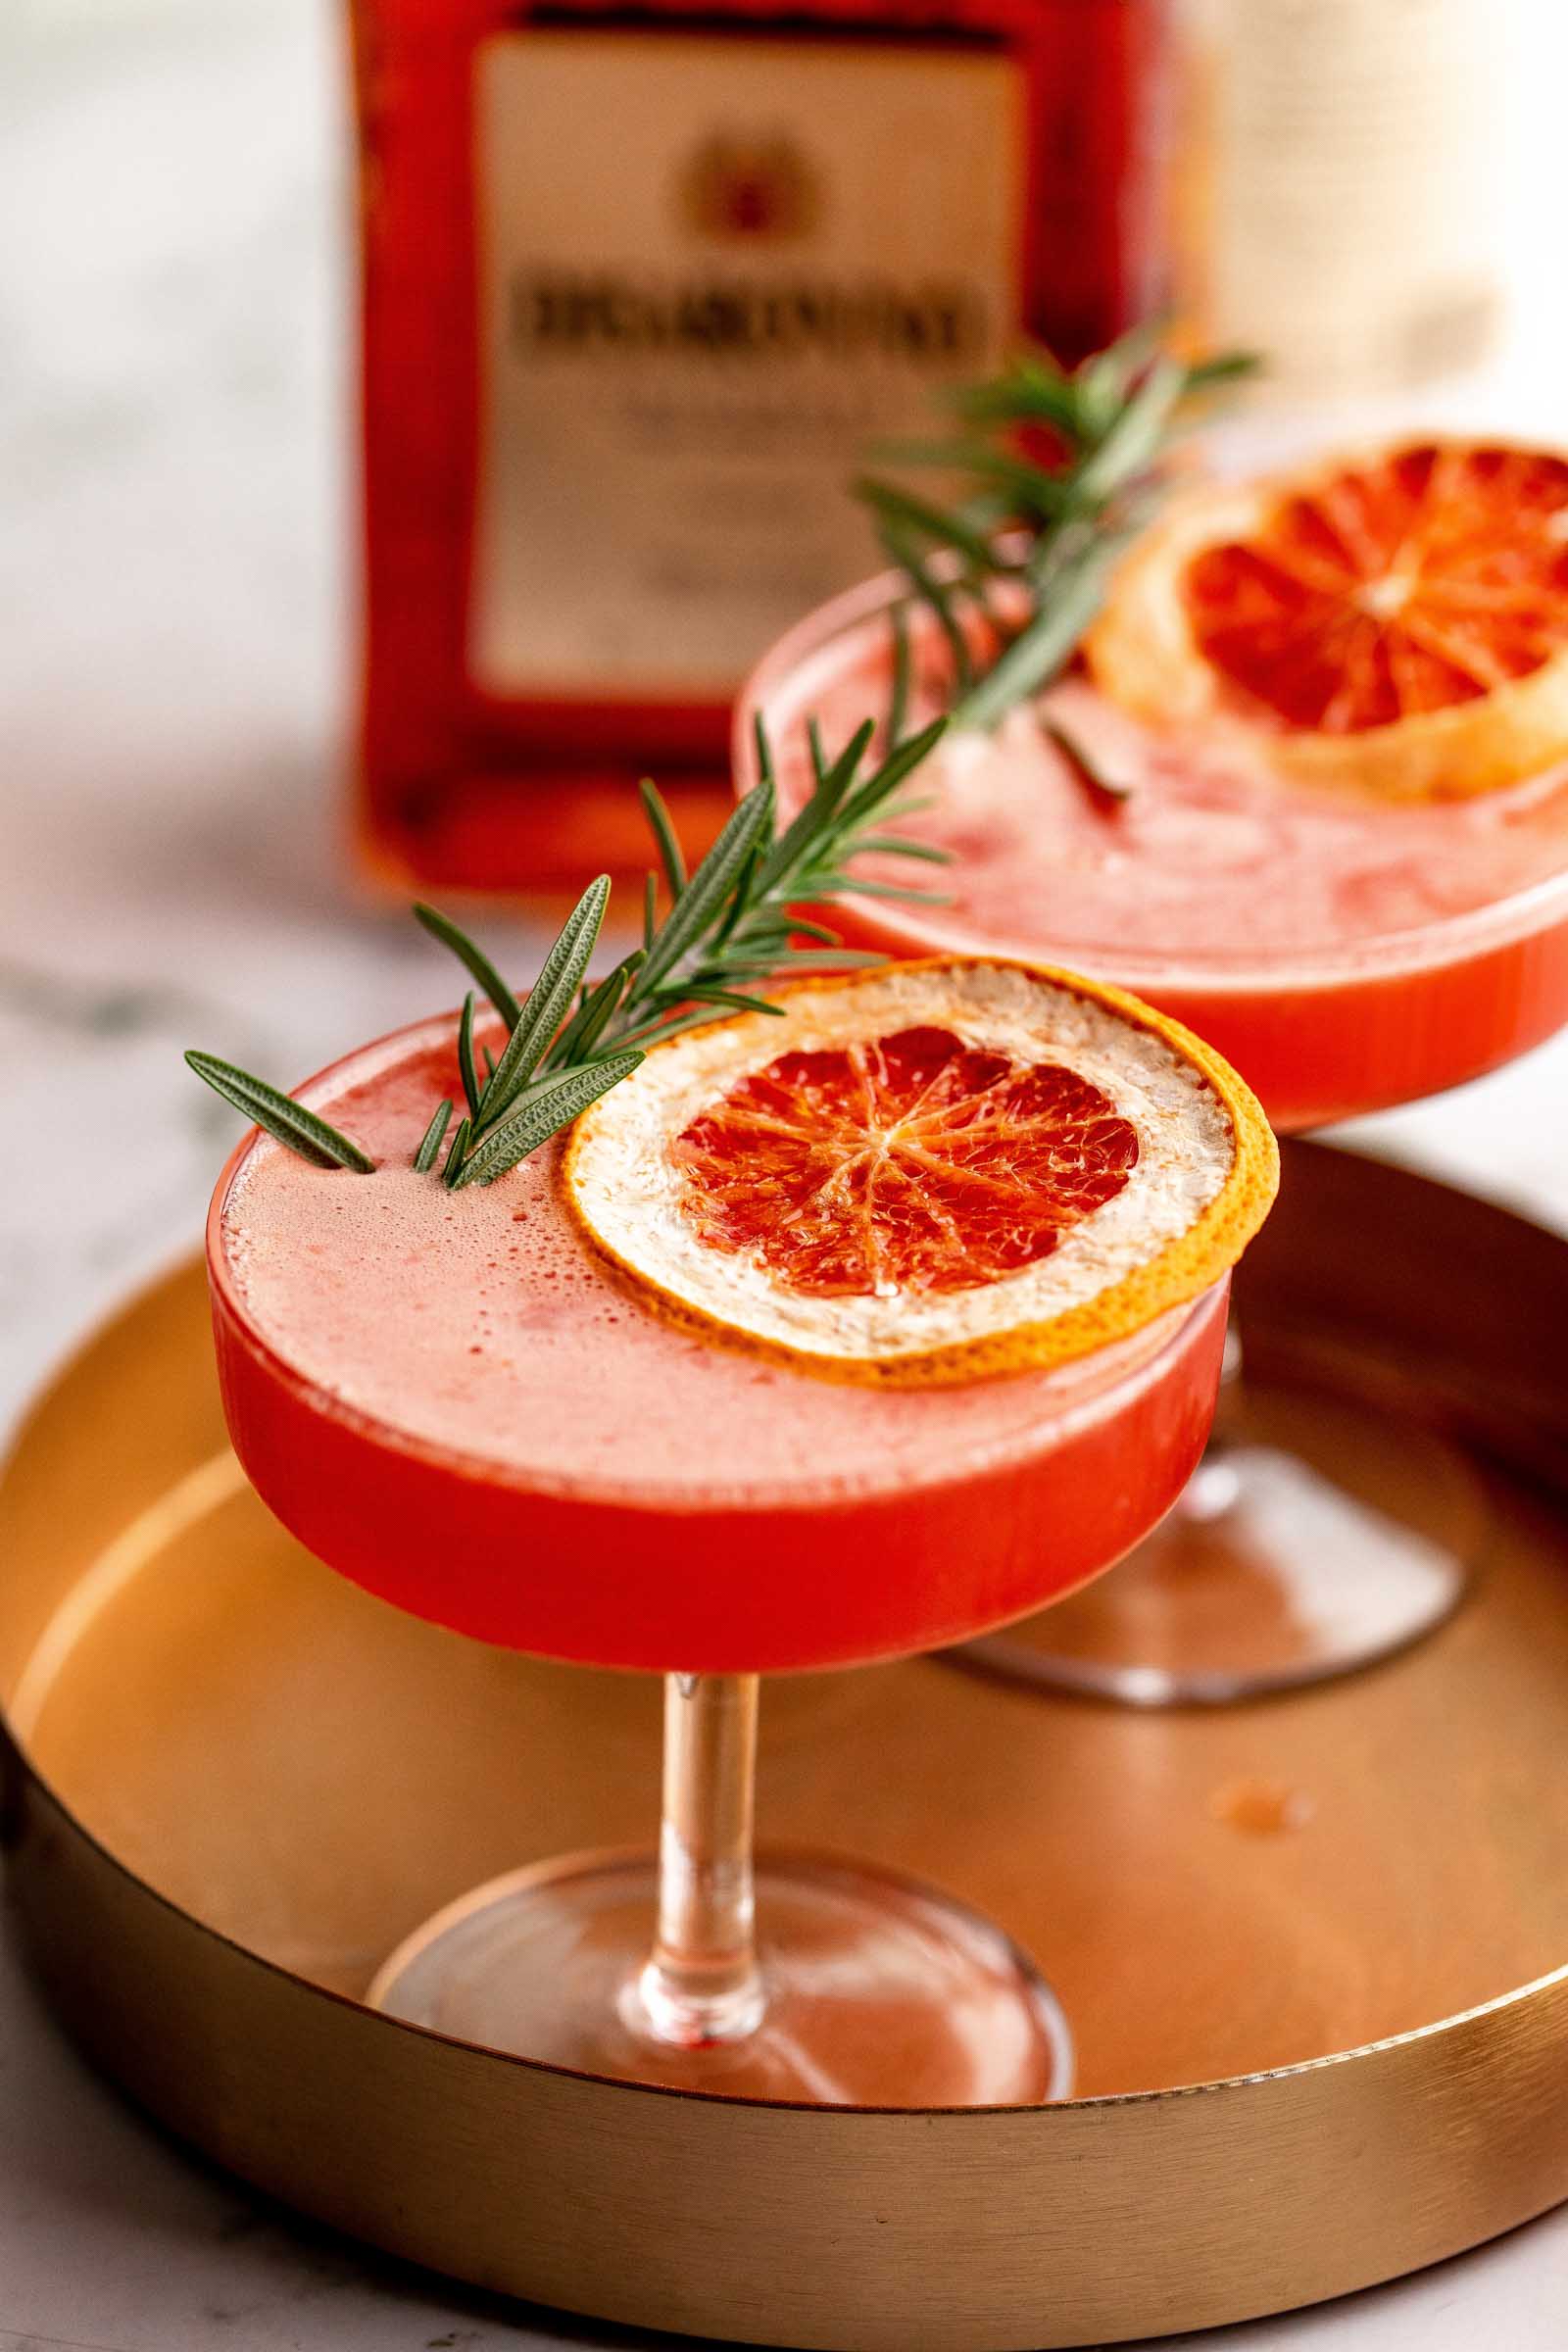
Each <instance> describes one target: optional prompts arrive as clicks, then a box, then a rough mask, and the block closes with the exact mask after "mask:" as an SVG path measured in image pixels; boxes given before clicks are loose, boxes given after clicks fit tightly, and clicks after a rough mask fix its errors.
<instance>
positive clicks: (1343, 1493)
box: [949, 1379, 1484, 1707]
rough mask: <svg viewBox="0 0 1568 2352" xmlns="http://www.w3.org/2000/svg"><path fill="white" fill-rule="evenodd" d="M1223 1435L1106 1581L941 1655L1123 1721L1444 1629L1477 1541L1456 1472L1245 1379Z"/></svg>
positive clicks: (1448, 1460)
mask: <svg viewBox="0 0 1568 2352" xmlns="http://www.w3.org/2000/svg"><path fill="white" fill-rule="evenodd" d="M1239 1418H1241V1419H1242V1426H1241V1427H1240V1428H1239V1429H1238V1431H1237V1434H1236V1435H1235V1436H1234V1437H1232V1436H1227V1437H1226V1438H1225V1439H1224V1440H1223V1442H1221V1443H1219V1444H1217V1445H1216V1446H1213V1447H1212V1448H1211V1450H1210V1451H1209V1453H1207V1454H1206V1455H1205V1456H1204V1458H1203V1461H1202V1463H1201V1465H1200V1467H1199V1469H1198V1471H1197V1472H1196V1474H1195V1476H1194V1478H1193V1481H1192V1483H1191V1485H1190V1486H1189V1488H1188V1490H1187V1492H1186V1494H1185V1495H1182V1497H1181V1498H1180V1500H1179V1501H1178V1502H1177V1504H1176V1506H1175V1508H1174V1509H1173V1510H1172V1511H1171V1513H1170V1514H1169V1516H1168V1517H1167V1518H1166V1519H1165V1520H1164V1522H1163V1523H1162V1524H1161V1525H1160V1526H1159V1527H1158V1528H1156V1529H1155V1530H1154V1533H1153V1534H1152V1536H1150V1537H1149V1538H1147V1539H1146V1541H1145V1542H1144V1543H1143V1544H1140V1545H1139V1546H1138V1548H1137V1550H1136V1551H1134V1552H1132V1553H1130V1554H1129V1556H1128V1558H1127V1559H1126V1560H1124V1561H1123V1562H1122V1563H1121V1565H1120V1566H1119V1567H1117V1568H1114V1569H1112V1570H1111V1572H1110V1574H1109V1575H1108V1576H1106V1577H1104V1578H1103V1579H1102V1580H1101V1581H1100V1582H1099V1583H1097V1584H1094V1585H1091V1586H1089V1587H1087V1588H1086V1589H1085V1590H1084V1591H1083V1592H1081V1593H1075V1594H1073V1595H1072V1596H1071V1597H1070V1598H1068V1599H1067V1600H1064V1601H1058V1602H1057V1603H1056V1604H1055V1606H1054V1607H1053V1608H1051V1609H1049V1610H1046V1611H1044V1612H1043V1613H1042V1614H1041V1615H1040V1616H1038V1617H1032V1618H1029V1619H1026V1620H1025V1621H1024V1622H1023V1623H1022V1624H1019V1625H1015V1626H1009V1627H1008V1628H1006V1629H1005V1631H1004V1632H1002V1633H999V1634H993V1635H989V1636H987V1637H986V1638H985V1639H984V1640H982V1641H978V1642H969V1643H968V1644H966V1645H965V1647H964V1648H962V1649H961V1650H956V1651H953V1652H951V1653H949V1654H950V1655H951V1656H952V1657H953V1658H954V1659H955V1660H956V1662H958V1663H961V1664H963V1665H965V1666H969V1667H974V1668H976V1669H978V1670H979V1671H981V1672H983V1673H986V1674H990V1675H994V1676H997V1677H999V1678H1002V1679H1004V1680H1006V1681H1009V1682H1015V1683H1021V1684H1029V1685H1034V1686H1036V1687H1039V1688H1041V1689H1046V1690H1054V1691H1072V1692H1077V1693H1079V1694H1082V1695H1086V1696H1092V1697H1098V1698H1105V1699H1111V1700H1115V1701H1118V1702H1120V1703H1121V1704H1123V1705H1127V1706H1140V1707H1166V1706H1195V1705H1196V1706H1205V1705H1206V1706H1218V1705H1225V1704H1227V1703H1230V1702H1233V1701H1237V1700H1244V1699H1249V1698H1257V1697H1262V1696H1266V1695H1267V1694H1269V1693H1270V1692H1273V1691H1290V1690H1295V1689H1299V1688H1300V1687H1302V1686H1303V1685H1307V1684H1312V1683H1320V1682H1327V1681H1330V1680H1332V1679H1334V1678H1335V1677H1337V1676H1340V1675H1346V1674H1352V1673H1354V1672H1355V1671H1356V1670H1357V1669H1358V1668H1361V1667H1365V1666H1371V1665H1374V1664H1376V1662H1377V1661H1378V1660H1379V1659H1381V1658H1387V1657H1390V1656H1392V1655H1393V1654H1394V1653H1395V1652H1396V1651H1397V1650H1400V1649H1404V1648H1406V1647H1407V1646H1408V1645H1409V1644H1410V1643H1411V1642H1417V1641H1419V1640H1420V1639H1421V1638H1422V1637H1423V1636H1424V1635H1426V1634H1429V1633H1431V1632H1432V1631H1433V1630H1434V1629H1435V1628H1436V1627H1438V1626H1440V1625H1441V1624H1442V1623H1443V1622H1444V1620H1445V1619H1446V1617H1448V1616H1449V1615H1451V1613H1452V1611H1453V1610H1454V1608H1455V1607H1456V1606H1457V1604H1458V1602H1459V1601H1460V1599H1461V1598H1462V1597H1463V1594H1464V1593H1465V1590H1466V1587H1467V1585H1468V1582H1469V1577H1470V1563H1471V1561H1472V1560H1473V1559H1474V1557H1475V1555H1476V1551H1477V1548H1478V1545H1479V1542H1480V1536H1481V1530H1482V1527H1483V1525H1484V1506H1483V1502H1482V1498H1481V1494H1480V1489H1479V1487H1478V1484H1477V1482H1476V1479H1475V1477H1474V1475H1473V1473H1472V1472H1471V1471H1470V1469H1469V1467H1468V1465H1467V1464H1466V1463H1465V1462H1464V1460H1463V1459H1462V1457H1461V1456H1460V1455H1458V1454H1457V1453H1456V1452H1455V1451H1454V1450H1453V1449H1452V1448H1451V1447H1450V1446H1446V1445H1445V1444H1444V1443H1443V1441H1442V1440H1441V1439H1439V1438H1437V1437H1435V1436H1433V1435H1432V1434H1431V1433H1430V1432H1428V1431H1426V1430H1424V1429H1422V1428H1420V1427H1419V1426H1417V1425H1416V1424H1414V1423H1410V1422H1402V1421H1400V1420H1398V1419H1397V1418H1392V1417H1389V1416H1386V1415H1384V1414H1381V1413H1379V1412H1378V1411H1377V1410H1376V1409H1375V1408H1374V1407H1372V1406H1370V1405H1369V1406H1366V1407H1359V1408H1358V1407H1352V1406H1350V1405H1348V1404H1345V1403H1341V1402H1338V1401H1335V1400H1331V1399H1329V1398H1327V1397H1317V1396H1313V1395H1309V1394H1307V1393H1306V1392H1299V1393H1292V1392H1286V1391H1272V1390H1267V1389H1265V1390H1262V1391H1259V1390H1258V1389H1256V1388H1255V1387H1254V1385H1253V1384H1252V1383H1251V1381H1250V1379H1249V1381H1248V1383H1247V1386H1246V1392H1245V1403H1244V1405H1243V1406H1242V1407H1241V1412H1240V1415H1239Z"/></svg>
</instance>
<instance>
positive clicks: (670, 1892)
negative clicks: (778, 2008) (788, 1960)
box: [638, 1674, 763, 2049]
mask: <svg viewBox="0 0 1568 2352" xmlns="http://www.w3.org/2000/svg"><path fill="white" fill-rule="evenodd" d="M757 1701H758V1678H757V1676H756V1675H755V1674H670V1675H666V1676H665V1678H664V1798H663V1821H662V1828H661V1830H660V1838H659V1927H658V1933H657V1936H656V1938H655V1942H654V1949H653V1953H652V1956H651V1957H650V1959H649V1960H648V1962H647V1964H646V1966H645V1967H644V1969H643V1972H642V1975H641V1977H640V1978H639V1980H638V1994H639V2004H638V2005H639V2007H640V2009H641V2011H642V2024H643V2027H644V2030H645V2031H646V2032H649V2033H652V2034H654V2035H655V2036H656V2037H657V2039H659V2040H661V2041H667V2042H674V2043H676V2044H677V2045H678V2046H679V2047H681V2048H682V2049H701V2048H702V2047H703V2046H704V2045H705V2044H706V2043H711V2042H719V2041H738V2040H740V2039H741V2038H742V2037H743V2036H744V2035H746V2034H752V2033H755V2032H756V2030H757V2028H758V2026H759V2025H760V2023H761V2019H762V2009H763V1994H762V1978H761V1972H760V1969H759V1967H758V1964H757V1945H756V1941H755V1936H754V1926H753V1919H754V1908H755V1906H754V1900H753V1891H752V1809H753V1806H752V1800H753V1790H754V1789H755V1786H756V1779H757Z"/></svg>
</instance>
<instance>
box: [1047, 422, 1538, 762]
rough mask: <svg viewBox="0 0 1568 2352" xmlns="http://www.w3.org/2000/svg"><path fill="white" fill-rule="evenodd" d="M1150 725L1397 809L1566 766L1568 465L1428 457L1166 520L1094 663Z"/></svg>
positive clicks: (1093, 639)
mask: <svg viewBox="0 0 1568 2352" xmlns="http://www.w3.org/2000/svg"><path fill="white" fill-rule="evenodd" d="M1085 650H1086V652H1087V655H1088V658H1089V662H1090V665H1091V668H1092V669H1093V671H1094V674H1095V677H1096V679H1097V681H1098V682H1099V684H1100V685H1101V686H1102V688H1103V690H1104V691H1105V692H1106V693H1107V694H1109V695H1110V696H1111V697H1112V698H1113V699H1114V700H1116V701H1117V702H1120V703H1122V704H1123V705H1124V706H1126V707H1127V708H1129V709H1131V710H1133V711H1136V712H1137V713H1138V714H1139V715H1140V716H1142V717H1145V718H1147V719H1150V720H1152V721H1153V722H1154V723H1156V724H1160V723H1169V722H1172V721H1191V720H1197V721H1200V722H1203V723H1208V724H1214V725H1220V726H1224V727H1228V728H1229V729H1231V730H1232V731H1233V732H1240V733H1244V734H1250V736H1251V738H1252V739H1253V741H1254V743H1256V744H1259V745H1261V746H1263V747H1264V748H1265V749H1266V751H1267V755H1268V757H1269V759H1270V760H1271V761H1272V762H1273V763H1274V764H1275V765H1277V766H1280V767H1283V768H1286V769H1288V770H1290V771H1292V772H1294V773H1297V774H1299V775H1302V776H1307V777H1315V778H1318V779H1321V780H1322V781H1324V782H1330V783H1339V784H1345V785H1349V786H1352V787H1358V788H1360V789H1363V790H1369V791H1373V792H1377V793H1380V794H1384V795H1387V796H1389V797H1391V798H1406V799H1410V798H1432V799H1442V798H1450V797H1459V796H1462V795H1466V794H1470V793H1476V792H1487V791H1491V790H1494V789H1495V787H1497V786H1499V785H1502V784H1510V783H1516V782H1518V781H1520V780H1521V779H1523V778H1525V777H1527V776H1532V775H1536V774H1539V773H1540V772H1541V770H1542V769H1543V768H1545V767H1549V766H1551V765H1553V764H1554V763H1555V762H1557V761H1558V760H1563V759H1564V758H1568V457H1565V456H1559V455H1557V454H1556V453H1554V452H1552V451H1549V450H1539V449H1523V448H1515V447H1512V446H1509V445H1505V444H1503V443H1500V442H1490V441H1488V442H1482V441H1452V440H1447V441H1438V440H1429V441H1417V442H1410V443H1405V444H1401V445H1398V446H1397V447H1393V448H1389V449H1383V450H1377V451H1373V452H1371V453H1369V454H1366V455H1363V456H1361V457H1356V458H1342V459H1338V460H1335V461H1334V462H1332V463H1330V464H1326V465H1320V466H1315V467H1313V468H1311V469H1310V470H1307V471H1304V472H1300V473H1297V474H1292V475H1286V476H1282V477H1279V478H1277V479H1274V480H1267V481H1258V482H1254V483H1251V484H1247V485H1243V486H1241V487H1226V486H1211V487H1209V488H1206V489H1203V490H1201V491H1198V492H1196V493H1195V494H1194V495H1192V496H1191V497H1190V498H1188V499H1186V500H1185V501H1183V502H1182V503H1181V504H1180V506H1178V507H1174V508H1172V510H1171V511H1170V513H1169V515H1167V517H1166V519H1165V520H1164V522H1162V523H1161V524H1160V525H1159V526H1157V527H1156V528H1155V529H1154V530H1153V531H1152V532H1150V533H1149V534H1148V536H1147V537H1146V538H1144V539H1143V540H1141V541H1140V542H1139V543H1138V545H1137V546H1136V547H1135V548H1134V550H1133V552H1132V554H1131V555H1130V557H1129V558H1128V560H1127V561H1126V563H1125V564H1123V566H1122V568H1121V570H1120V572H1119V574H1118V576H1117V579H1116V581H1115V583H1114V585H1113V587H1112V591H1111V594H1110V596H1109V598H1108V600H1107V603H1106V606H1105V610H1104V612H1103V613H1102V615H1101V617H1100V619H1099V621H1098V622H1097V623H1096V625H1095V627H1094V629H1093V630H1092V631H1091V632H1090V636H1089V639H1088V642H1087V645H1086V649H1085Z"/></svg>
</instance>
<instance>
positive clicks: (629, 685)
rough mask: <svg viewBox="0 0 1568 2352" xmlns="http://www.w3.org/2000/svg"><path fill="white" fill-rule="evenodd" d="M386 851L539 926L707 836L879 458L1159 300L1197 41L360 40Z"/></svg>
mask: <svg viewBox="0 0 1568 2352" xmlns="http://www.w3.org/2000/svg"><path fill="white" fill-rule="evenodd" d="M352 14H353V26H354V37H355V52H356V68H357V92H358V104H359V122H360V140H361V156H362V173H361V188H362V199H361V213H362V235H363V284H364V324H363V359H364V434H365V452H364V468H363V484H364V498H365V556H366V591H365V614H364V622H365V644H366V671H365V689H364V706H363V733H362V758H361V769H360V776H361V782H360V803H359V806H360V816H361V825H360V837H361V842H362V846H363V849H364V852H365V858H366V862H367V863H368V867H369V869H370V870H371V871H373V872H374V873H376V874H377V875H379V876H380V877H381V878H383V879H385V880H388V881H391V882H394V883H396V884H397V885H399V886H403V885H406V884H407V883H408V882H409V881H411V880H414V881H417V882H419V883H421V884H423V885H426V886H428V887H431V888H436V887H439V888H441V889H443V890H463V889H490V890H500V891H517V890H520V889H525V888H528V887H531V886H535V885H538V884H540V883H546V884H548V883H550V882H552V881H554V880H556V879H561V880H563V881H566V880H577V879H580V877H581V875H582V873H583V872H584V870H585V869H589V870H591V868H592V867H593V866H596V865H604V864H608V865H611V866H614V865H616V864H618V863H620V862H622V861H640V860H641V859H642V858H644V856H645V854H646V844H645V842H644V839H643V834H642V828H641V820H640V816H639V815H638V813H637V807H636V800H635V795H634V794H633V793H631V792H629V791H628V789H627V787H628V784H629V783H630V782H631V780H632V779H634V777H635V776H636V774H637V773H639V772H641V771H642V770H644V769H652V770H654V771H655V772H656V773H657V774H658V776H659V778H660V780H661V783H662V784H663V785H665V786H666V787H668V788H670V791H671V797H672V798H673V799H674V801H675V803H676V807H677V812H678V813H683V814H685V815H686V816H687V817H689V819H690V821H691V824H692V829H693V831H694V832H695V833H698V834H701V832H702V831H703V830H705V829H707V828H709V827H711V824H712V822H713V821H714V820H715V818H716V816H717V814H718V813H719V812H720V811H721V810H722V808H723V806H724V803H725V799H726V797H727V781H726V778H725V775H724V765H725V741H726V708H727V704H728V701H729V697H730V694H731V692H732V690H733V688H734V686H735V684H736V683H737V682H738V680H739V678H740V676H741V674H742V672H743V671H744V669H745V668H746V666H747V664H748V663H749V662H750V661H751V659H752V658H753V657H754V656H755V655H756V654H758V653H759V652H760V650H761V648H762V647H763V646H764V645H765V644H766V643H767V642H768V641H769V639H770V638H772V637H773V636H774V635H776V634H777V632H778V631H779V630H780V629H781V628H782V627H784V626H785V625H787V623H788V622H789V621H790V620H791V619H793V618H794V617H796V616H797V615H799V614H801V613H806V612H808V611H809V610H810V609H811V607H812V606H813V605H815V604H817V603H819V602H820V601H821V599H822V598H823V597H824V596H826V595H828V594H830V593H831V592H832V591H833V590H834V589H836V588H837V587H839V586H841V585H847V584H848V583H850V582H851V581H853V580H855V579H856V578H858V577H859V576H861V575H862V574H863V573H864V572H865V571H866V570H867V569H868V568H869V566H870V564H871V561H872V554H873V551H872V547H871V544H870V541H869V537H868V534H867V531H866V526H865V523H864V521H863V519H862V517H861V515H859V513H858V510H857V509H856V507H855V506H854V504H853V503H852V502H851V501H850V500H849V499H848V498H847V497H846V495H845V485H846V481H847V479H848V477H849V475H850V474H851V473H852V471H853V470H854V469H855V467H856V466H857V464H858V461H859V460H860V458H861V457H862V456H863V454H864V452H865V450H866V448H867V446H868V445H869V444H871V443H872V442H874V441H875V440H876V438H877V437H878V436H879V435H882V434H886V433H897V432H907V431H909V430H910V429H914V430H926V429H929V426H930V422H931V398H932V394H933V391H935V390H936V389H938V388H939V387H940V386H941V384H942V383H943V382H944V381H958V380H964V379H967V378H971V377H973V376H975V375H977V374H980V373H983V372H984V371H985V370H986V368H988V367H989V366H990V365H991V364H992V363H993V362H994V361H995V360H996V359H997V358H998V357H999V356H1000V355H1001V353H1002V351H1003V350H1004V349H1005V346H1006V345H1007V344H1008V343H1009V342H1010V341H1011V340H1013V339H1014V337H1015V336H1016V335H1017V333H1018V332H1019V330H1020V329H1024V330H1027V331H1028V332H1029V333H1031V334H1034V335H1037V336H1040V337H1042V338H1043V339H1044V340H1045V341H1046V342H1048V343H1049V344H1051V345H1052V346H1053V348H1054V349H1055V350H1056V351H1057V352H1058V353H1060V354H1061V355H1062V356H1064V357H1068V358H1071V357H1073V356H1076V355H1078V354H1080V353H1082V352H1084V351H1087V350H1090V349H1093V348H1095V347H1096V346H1098V345H1099V344H1101V343H1103V342H1104V341H1105V340H1106V339H1108V338H1109V337H1110V336H1111V335H1113V334H1114V333H1115V332H1116V331H1117V330H1118V329H1119V328H1120V327H1122V326H1124V325H1126V324H1128V323H1129V322H1131V321H1132V320H1134V319H1138V318H1142V317H1145V316H1147V315H1149V314H1150V313H1151V312H1152V311H1154V310H1156V309H1158V308H1160V307H1161V306H1162V305H1163V304H1165V303H1166V302H1167V301H1168V299H1169V292H1170V276H1169V258H1170V257H1169V250H1168V229H1169V205H1168V202H1167V194H1168V189H1169V185H1170V180H1169V169H1170V158H1169V152H1168V149H1169V134H1170V129H1171V125H1172V123H1173V120H1174V109H1173V103H1172V92H1173V87H1174V83H1173V74H1172V46H1171V41H1170V37H1169V35H1170V0H697V4H693V5H683V4H680V0H639V4H637V5H631V4H629V0H621V4H619V5H614V6H607V5H604V4H603V0H549V4H548V5H547V4H546V0H537V4H536V5H523V6H519V5H516V0H512V4H510V5H509V4H506V0H355V5H354V7H353V12H352Z"/></svg>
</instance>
